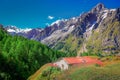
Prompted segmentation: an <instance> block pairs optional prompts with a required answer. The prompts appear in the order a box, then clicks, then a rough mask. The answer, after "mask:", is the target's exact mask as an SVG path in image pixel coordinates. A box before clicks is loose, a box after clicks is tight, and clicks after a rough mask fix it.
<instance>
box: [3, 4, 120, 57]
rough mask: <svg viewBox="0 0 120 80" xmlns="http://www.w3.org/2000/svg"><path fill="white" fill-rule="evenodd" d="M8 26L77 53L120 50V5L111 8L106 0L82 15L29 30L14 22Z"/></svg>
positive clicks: (20, 32)
mask: <svg viewBox="0 0 120 80" xmlns="http://www.w3.org/2000/svg"><path fill="white" fill-rule="evenodd" d="M5 29H6V30H7V31H8V32H10V34H12V35H14V34H18V35H21V36H24V37H26V38H28V39H32V40H37V41H40V42H42V43H43V44H46V45H48V46H49V47H51V48H53V49H56V50H61V51H64V52H69V53H73V54H75V53H78V55H80V54H81V53H83V52H92V53H94V54H97V55H98V53H99V52H102V53H103V54H104V53H106V52H108V53H109V54H111V53H116V54H118V53H119V52H120V36H119V34H120V33H119V29H120V8H117V9H108V8H106V7H105V5H104V4H102V3H99V4H97V5H96V6H95V7H93V8H92V9H91V10H90V11H88V12H84V13H82V14H81V15H80V16H78V17H72V18H70V19H62V20H57V21H56V22H53V23H52V24H51V25H49V26H47V27H46V28H45V29H41V28H36V29H31V30H29V31H27V32H26V30H24V31H23V30H19V29H17V28H14V27H10V26H7V27H6V28H5ZM11 31H13V32H11ZM109 54H106V55H109Z"/></svg>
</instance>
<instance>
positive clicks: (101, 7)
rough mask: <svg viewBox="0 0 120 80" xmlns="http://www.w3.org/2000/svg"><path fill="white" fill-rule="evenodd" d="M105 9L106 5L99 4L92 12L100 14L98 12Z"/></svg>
mask: <svg viewBox="0 0 120 80" xmlns="http://www.w3.org/2000/svg"><path fill="white" fill-rule="evenodd" d="M104 9H105V6H104V4H102V3H98V4H97V5H96V6H95V7H94V8H93V9H92V12H94V13H98V12H100V11H102V10H104Z"/></svg>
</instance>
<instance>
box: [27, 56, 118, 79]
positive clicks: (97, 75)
mask: <svg viewBox="0 0 120 80" xmlns="http://www.w3.org/2000/svg"><path fill="white" fill-rule="evenodd" d="M103 59H104V62H103V64H104V65H103V66H102V67H99V66H97V65H87V66H86V65H82V66H79V67H78V66H77V67H76V66H73V67H71V68H70V69H69V70H66V71H62V72H60V73H57V74H56V75H55V77H56V79H57V80H119V79H120V69H119V68H120V60H119V58H116V57H113V58H112V60H110V59H111V58H109V59H108V58H103ZM47 67H48V64H46V65H44V66H43V67H42V68H41V69H39V70H38V71H37V72H36V73H35V74H34V75H32V76H31V77H29V79H30V80H46V78H43V77H42V78H40V76H41V73H42V71H44V70H45V69H46V68H47ZM51 75H53V74H51ZM50 80H53V77H52V78H51V79H50Z"/></svg>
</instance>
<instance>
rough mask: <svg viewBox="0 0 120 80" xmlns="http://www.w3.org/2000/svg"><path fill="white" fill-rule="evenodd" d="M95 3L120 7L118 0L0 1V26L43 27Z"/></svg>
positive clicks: (88, 8)
mask: <svg viewBox="0 0 120 80" xmlns="http://www.w3.org/2000/svg"><path fill="white" fill-rule="evenodd" d="M97 3H103V4H104V5H105V6H106V7H107V8H118V7H120V0H0V24H3V25H16V26H17V27H20V28H27V27H28V28H36V27H45V25H46V23H49V24H50V23H52V22H53V21H56V20H57V19H61V18H66V19H68V18H71V17H74V16H79V15H80V14H81V13H82V12H87V11H89V10H90V9H91V8H93V7H94V6H95V5H96V4H97Z"/></svg>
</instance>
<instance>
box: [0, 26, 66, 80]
mask: <svg viewBox="0 0 120 80" xmlns="http://www.w3.org/2000/svg"><path fill="white" fill-rule="evenodd" d="M64 56H66V54H65V53H63V52H59V51H54V50H52V49H50V48H49V47H47V46H46V45H43V44H41V43H40V42H37V41H34V40H28V39H26V38H24V37H21V36H11V35H9V34H8V33H7V31H6V30H5V29H4V28H3V26H2V25H0V80H26V79H27V78H28V77H29V76H30V75H31V74H33V73H34V72H35V71H36V70H38V69H39V68H40V67H41V66H42V65H44V64H46V63H49V62H52V61H54V60H56V59H58V58H59V57H64Z"/></svg>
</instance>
